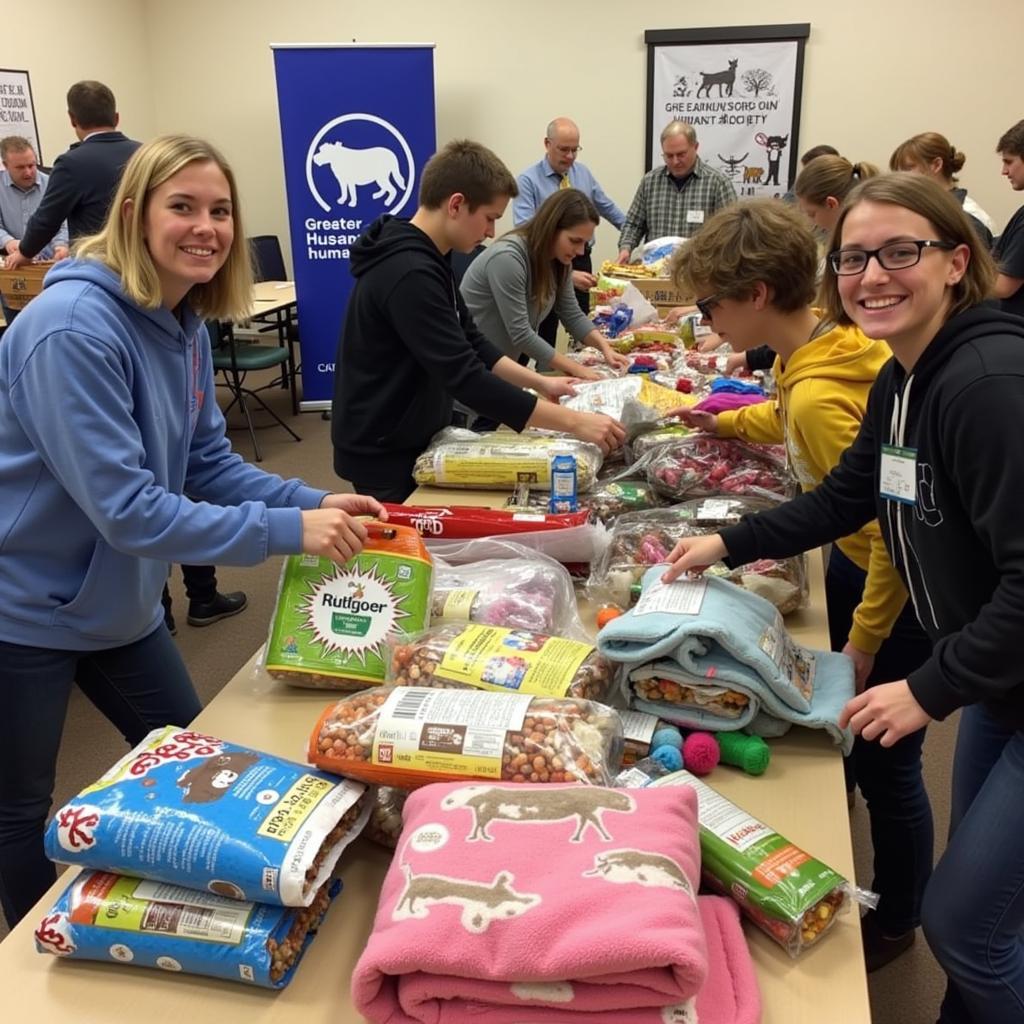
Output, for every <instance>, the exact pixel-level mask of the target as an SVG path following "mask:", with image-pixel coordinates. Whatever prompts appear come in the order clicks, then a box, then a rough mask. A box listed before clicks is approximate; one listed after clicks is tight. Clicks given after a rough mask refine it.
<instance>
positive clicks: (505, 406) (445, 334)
mask: <svg viewBox="0 0 1024 1024" xmlns="http://www.w3.org/2000/svg"><path fill="white" fill-rule="evenodd" d="M454 291H455V306H453V304H452V289H450V288H448V287H446V283H445V282H444V281H443V280H442V279H441V277H440V276H439V274H438V273H437V271H436V270H435V269H434V268H433V267H422V268H419V267H417V268H414V269H412V270H410V271H409V272H408V273H407V274H405V275H404V276H403V277H402V280H401V287H395V288H392V290H391V293H390V295H389V296H388V298H387V303H386V308H387V314H388V315H387V320H388V322H389V323H390V324H392V325H393V326H394V328H395V330H396V331H397V332H398V334H399V336H400V337H401V339H402V344H403V345H404V346H405V348H406V349H407V351H408V352H409V354H410V355H411V356H412V358H413V359H414V360H416V362H417V363H418V364H419V365H420V366H421V367H422V368H423V371H424V372H425V373H427V374H429V375H430V376H431V377H432V378H433V379H434V380H435V381H436V382H437V383H439V384H440V385H441V387H443V388H444V389H445V390H447V391H448V392H449V393H450V394H451V395H454V397H455V398H457V399H458V400H459V401H460V402H462V403H463V404H465V405H468V406H469V407H470V408H471V409H474V410H476V411H477V412H479V413H481V414H482V415H484V416H488V417H490V418H491V419H495V420H499V421H500V422H502V423H504V424H506V425H507V426H510V427H512V429H513V430H522V429H523V428H524V427H525V426H526V421H527V420H528V419H529V418H530V417H531V416H532V415H533V410H534V408H535V407H536V405H537V398H536V396H535V395H530V394H528V393H527V392H526V391H524V390H523V389H522V388H518V387H516V386H515V385H514V384H509V383H508V382H507V381H504V380H502V379H501V378H500V377H496V376H495V375H494V374H493V373H491V371H490V369H489V367H490V366H493V365H494V363H496V362H497V361H498V359H499V358H500V357H501V353H500V352H498V350H497V349H495V348H494V346H493V345H491V343H490V342H488V341H487V340H486V339H484V338H483V337H482V336H480V340H479V341H476V338H475V337H471V336H470V335H469V332H468V331H467V329H466V328H465V327H463V323H462V320H461V315H462V313H465V315H466V317H467V318H468V323H469V326H471V327H472V331H473V334H474V335H479V332H478V331H477V330H476V327H475V326H473V321H472V318H471V317H469V313H468V312H466V309H465V306H464V305H463V306H461V309H459V306H460V305H461V303H462V299H461V297H460V296H459V294H458V289H454ZM474 342H475V343H474ZM488 360H491V361H490V362H489V363H488Z"/></svg>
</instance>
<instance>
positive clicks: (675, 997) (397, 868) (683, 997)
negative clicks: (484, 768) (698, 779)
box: [352, 783, 760, 1024]
mask: <svg viewBox="0 0 1024 1024" xmlns="http://www.w3.org/2000/svg"><path fill="white" fill-rule="evenodd" d="M404 818H405V828H404V830H403V832H402V839H401V841H400V843H399V847H398V850H397V851H396V855H395V860H394V862H393V863H392V865H391V868H390V870H389V872H388V874H387V877H386V878H385V881H384V886H383V888H382V890H381V898H380V905H379V906H378V909H377V917H376V920H375V923H374V930H373V933H372V934H371V936H370V939H369V942H368V943H367V946H366V949H365V950H364V952H363V955H362V956H361V957H360V959H359V963H358V964H357V965H356V969H355V973H354V975H353V978H352V992H353V996H354V999H355V1004H356V1007H357V1009H358V1010H359V1011H360V1012H361V1013H362V1014H364V1015H365V1016H366V1017H367V1018H368V1019H369V1020H370V1021H373V1022H375V1024H465V1022H466V1021H472V1020H480V1021H482V1022H486V1024H579V1022H581V1021H584V1020H585V1021H587V1022H590V1024H603V1022H605V1021H607V1022H609V1024H611V1022H615V1024H691V1022H693V1021H696V1020H697V1019H698V1018H699V1020H700V1024H756V1022H757V1020H758V1019H759V1016H760V1001H759V997H758V994H757V985H756V981H755V979H754V974H753V965H752V963H751V961H750V955H749V953H748V952H747V947H746V942H745V940H744V938H743V934H742V932H741V930H740V925H739V918H738V914H737V912H736V909H735V907H734V906H733V905H732V904H731V903H730V902H728V901H725V900H720V899H716V898H714V897H702V898H701V899H700V900H699V901H698V900H697V899H696V891H697V885H698V880H699V878H700V847H699V843H698V839H697V807H696V800H695V798H694V796H693V793H692V790H690V789H689V787H682V786H680V787H666V788H664V789H646V790H611V789H603V788H600V787H590V786H545V785H538V786H530V785H520V786H509V785H504V786H502V785H488V784H485V783H475V784H471V785H463V784H460V783H455V784H444V785H433V786H427V787H425V788H423V789H420V790H417V791H416V792H415V793H413V794H412V795H411V796H410V798H409V800H408V801H407V803H406V805H405V812H404ZM709 953H710V956H709ZM695 1015H696V1016H695Z"/></svg>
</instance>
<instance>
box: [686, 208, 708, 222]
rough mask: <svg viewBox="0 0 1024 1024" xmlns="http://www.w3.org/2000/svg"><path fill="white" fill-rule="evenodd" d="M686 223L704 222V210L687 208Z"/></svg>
mask: <svg viewBox="0 0 1024 1024" xmlns="http://www.w3.org/2000/svg"><path fill="white" fill-rule="evenodd" d="M686 223H687V224H703V223H704V211H703V210H687V211H686Z"/></svg>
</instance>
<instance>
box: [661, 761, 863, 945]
mask: <svg viewBox="0 0 1024 1024" xmlns="http://www.w3.org/2000/svg"><path fill="white" fill-rule="evenodd" d="M651 785H652V786H692V787H693V789H694V790H695V791H696V793H697V802H698V807H699V810H698V820H699V824H700V856H701V874H702V879H703V881H704V884H705V885H707V886H708V888H710V889H713V890H714V891H715V892H719V893H721V894H722V895H723V896H729V897H731V898H732V899H734V900H735V901H736V902H737V903H738V904H739V905H740V909H741V910H742V911H743V913H744V914H745V915H746V916H747V917H749V918H750V920H751V921H753V922H754V924H756V925H757V926H758V928H760V929H761V930H762V931H763V932H765V933H766V934H767V935H769V936H770V937H771V938H772V939H774V940H775V941H776V942H777V943H778V944H779V945H780V946H782V948H783V949H784V950H786V952H787V953H789V955H790V956H793V957H795V956H798V955H799V954H800V953H802V952H803V951H804V950H805V949H807V948H808V947H810V946H813V945H814V944H815V943H816V942H817V941H818V940H819V939H820V938H821V937H822V936H823V935H824V934H825V933H826V932H827V931H828V930H829V929H830V928H831V927H832V925H833V923H834V922H835V919H836V917H837V915H838V914H839V912H840V911H842V910H844V909H845V908H846V907H847V906H849V904H850V902H851V901H855V902H858V903H862V904H864V905H866V906H875V905H876V904H877V902H878V897H877V896H876V895H875V894H874V893H870V892H866V891H864V890H862V889H857V888H856V887H855V886H853V885H851V884H850V883H849V882H848V881H847V880H846V879H845V878H843V876H842V875H840V874H839V872H838V871H833V870H832V868H830V867H829V866H828V865H827V864H823V863H822V862H821V861H820V860H816V859H815V858H814V857H812V856H811V855H810V854H808V853H805V852H804V851H803V850H801V849H800V848H799V847H798V846H794V845H793V844H792V843H791V842H790V841H789V840H788V839H786V838H784V837H783V836H780V835H779V833H778V832H776V831H775V830H774V829H772V828H770V827H769V826H768V825H766V824H764V822H762V821H758V820H757V818H754V817H752V816H751V815H749V814H747V812H746V811H744V810H741V809H740V808H739V807H737V806H736V805H735V804H734V803H731V802H730V801H729V800H726V798H725V797H724V796H722V795H721V794H720V793H717V792H716V791H715V790H713V789H712V788H711V787H710V786H708V785H707V784H706V783H704V782H701V780H700V779H698V778H696V777H694V776H693V775H691V774H690V773H689V772H687V771H681V772H673V773H672V774H671V775H666V776H665V777H664V778H661V779H656V780H655V781H654V782H652V783H651Z"/></svg>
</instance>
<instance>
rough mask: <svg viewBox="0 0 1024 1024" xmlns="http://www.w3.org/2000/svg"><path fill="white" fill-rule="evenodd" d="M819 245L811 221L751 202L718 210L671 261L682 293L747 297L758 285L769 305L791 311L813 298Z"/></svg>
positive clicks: (775, 205) (771, 204) (785, 208)
mask: <svg viewBox="0 0 1024 1024" xmlns="http://www.w3.org/2000/svg"><path fill="white" fill-rule="evenodd" d="M817 269H818V247H817V243H816V242H815V240H814V235H813V234H812V232H811V228H810V225H809V224H808V223H807V218H806V217H804V216H802V215H801V214H800V213H799V212H798V211H796V210H795V209H794V208H793V207H791V206H789V205H788V204H784V203H780V202H778V200H776V199H747V200H744V201H743V202H742V203H730V205H729V206H726V207H725V208H724V209H721V210H719V211H718V212H717V213H716V214H715V215H714V216H713V217H712V218H711V219H710V220H709V221H708V222H707V224H705V225H704V227H703V228H701V230H700V231H699V232H698V233H697V234H696V235H695V236H694V237H693V238H692V239H690V241H689V242H687V243H686V245H684V246H683V247H682V248H681V249H680V250H679V251H678V252H677V253H676V255H675V257H674V258H673V261H672V270H671V273H672V277H673V280H674V282H675V285H676V287H677V288H679V289H680V290H682V291H684V292H687V293H689V294H691V295H692V294H696V292H697V290H698V289H699V288H707V289H708V290H709V291H710V292H713V293H716V294H722V295H732V296H735V297H737V298H747V297H749V296H750V295H752V294H753V292H754V286H755V285H756V284H757V282H758V281H762V282H764V284H765V285H767V286H768V287H769V288H770V289H771V293H772V294H771V304H772V305H773V306H774V307H775V308H776V309H779V310H781V311H783V312H787V313H791V312H794V311H796V310H799V309H802V308H804V307H805V306H809V305H810V304H811V302H812V301H813V300H814V293H815V275H816V273H817Z"/></svg>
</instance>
